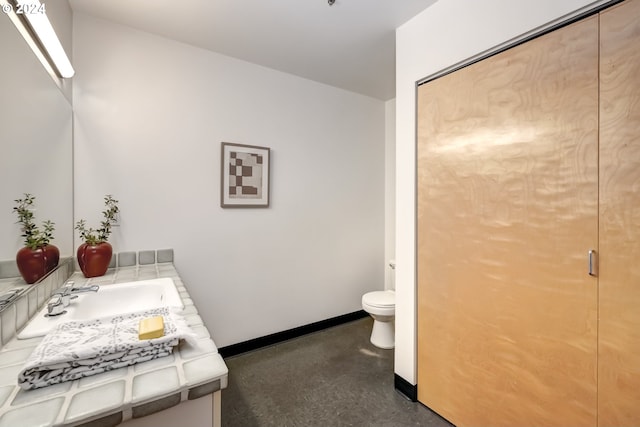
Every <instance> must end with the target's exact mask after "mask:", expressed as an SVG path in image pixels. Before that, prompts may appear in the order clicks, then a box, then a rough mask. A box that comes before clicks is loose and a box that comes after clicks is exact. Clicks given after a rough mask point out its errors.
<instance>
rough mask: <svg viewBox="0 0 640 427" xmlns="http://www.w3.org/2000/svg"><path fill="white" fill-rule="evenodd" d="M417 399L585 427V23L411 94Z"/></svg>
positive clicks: (593, 287)
mask: <svg viewBox="0 0 640 427" xmlns="http://www.w3.org/2000/svg"><path fill="white" fill-rule="evenodd" d="M418 92H419V94H418V103H419V105H418V153H417V158H418V160H417V162H418V164H417V176H418V182H417V186H418V196H417V209H418V212H417V218H418V219H417V221H418V224H417V233H418V236H417V239H418V242H417V246H418V249H417V250H418V253H417V258H418V259H417V268H418V272H417V274H418V329H417V331H418V399H419V401H420V402H422V403H424V404H425V405H426V406H428V407H430V408H432V409H433V410H435V411H436V412H438V413H439V414H440V415H442V416H443V417H445V418H447V419H448V420H449V421H451V422H453V423H454V424H456V425H457V426H522V425H528V426H563V427H566V426H595V425H596V407H597V402H596V374H597V365H596V363H597V362H596V352H597V342H596V339H597V336H596V334H597V300H596V299H597V279H596V278H594V277H591V276H589V275H588V271H587V254H588V251H589V250H590V249H597V238H598V237H597V227H598V219H597V203H598V182H597V180H598V175H597V173H598V163H597V162H598V140H597V138H598V130H597V129H598V19H597V17H595V16H594V17H591V18H588V19H586V20H584V21H581V22H578V23H575V24H572V25H570V26H567V27H564V28H562V29H560V30H557V31H554V32H553V33H550V34H547V35H544V36H542V37H539V38H537V39H534V40H532V41H530V42H528V43H526V44H523V45H520V46H517V47H515V48H512V49H509V50H508V51H505V52H503V53H500V54H498V55H496V56H493V57H491V58H488V59H486V60H483V61H481V62H478V63H476V64H473V65H471V66H468V67H466V68H464V69H461V70H459V71H456V72H454V73H451V74H449V75H446V76H444V77H441V78H438V79H436V80H434V81H432V82H429V83H426V84H424V85H422V86H420V87H419V89H418Z"/></svg>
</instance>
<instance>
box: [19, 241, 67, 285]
mask: <svg viewBox="0 0 640 427" xmlns="http://www.w3.org/2000/svg"><path fill="white" fill-rule="evenodd" d="M59 260H60V251H59V250H58V248H57V247H55V246H53V245H46V246H42V247H40V248H37V249H31V248H29V247H27V246H25V247H24V248H22V249H20V250H19V251H18V253H17V255H16V264H18V271H20V275H21V276H22V278H23V279H24V281H25V282H27V283H28V284H30V285H31V284H33V283H35V282H37V281H38V280H40V279H41V278H42V277H44V276H45V275H46V274H47V273H48V272H50V271H51V270H53V269H54V268H56V267H57V265H58V261H59Z"/></svg>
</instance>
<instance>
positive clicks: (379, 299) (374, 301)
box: [362, 291, 396, 308]
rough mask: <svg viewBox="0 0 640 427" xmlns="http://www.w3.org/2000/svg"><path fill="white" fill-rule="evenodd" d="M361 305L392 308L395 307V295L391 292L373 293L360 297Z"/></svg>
mask: <svg viewBox="0 0 640 427" xmlns="http://www.w3.org/2000/svg"><path fill="white" fill-rule="evenodd" d="M362 304H366V305H368V306H370V307H376V308H392V307H395V305H396V295H395V292H393V291H374V292H368V293H366V294H364V295H363V296H362Z"/></svg>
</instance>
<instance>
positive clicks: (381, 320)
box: [362, 290, 396, 348]
mask: <svg viewBox="0 0 640 427" xmlns="http://www.w3.org/2000/svg"><path fill="white" fill-rule="evenodd" d="M362 308H363V309H364V311H366V312H367V313H369V314H370V315H371V317H373V330H372V331H371V344H373V345H375V346H376V347H380V348H393V347H395V330H394V328H395V326H394V319H395V317H396V293H395V291H392V290H387V291H374V292H368V293H366V294H364V295H363V296H362Z"/></svg>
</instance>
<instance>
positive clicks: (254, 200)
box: [220, 142, 270, 208]
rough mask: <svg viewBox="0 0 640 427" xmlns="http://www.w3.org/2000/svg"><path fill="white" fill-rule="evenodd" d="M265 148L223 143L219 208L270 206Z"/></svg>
mask: <svg viewBox="0 0 640 427" xmlns="http://www.w3.org/2000/svg"><path fill="white" fill-rule="evenodd" d="M269 157H270V149H269V148H268V147H258V146H255V145H243V144H232V143H230V142H223V143H222V155H221V159H222V164H221V168H220V170H221V174H222V176H221V178H220V183H221V188H220V206H222V207H223V208H266V207H269V163H270V162H269Z"/></svg>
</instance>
